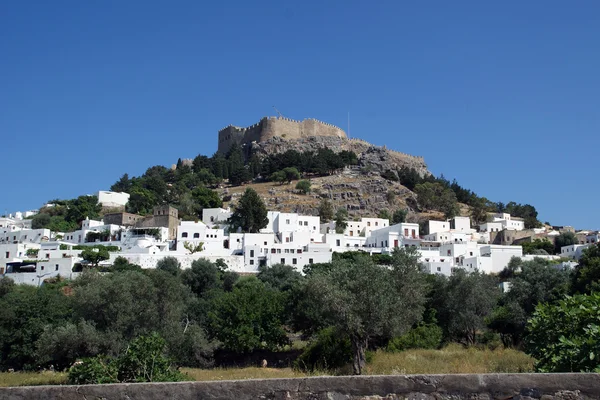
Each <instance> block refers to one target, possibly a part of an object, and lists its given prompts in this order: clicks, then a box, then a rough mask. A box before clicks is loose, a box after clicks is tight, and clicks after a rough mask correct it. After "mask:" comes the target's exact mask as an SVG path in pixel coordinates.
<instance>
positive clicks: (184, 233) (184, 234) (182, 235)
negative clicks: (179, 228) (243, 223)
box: [181, 232, 239, 242]
mask: <svg viewBox="0 0 600 400" xmlns="http://www.w3.org/2000/svg"><path fill="white" fill-rule="evenodd" d="M187 236H188V235H187V232H182V233H181V237H187ZM238 242H239V239H238Z"/></svg>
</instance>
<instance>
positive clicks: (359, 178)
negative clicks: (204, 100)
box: [219, 169, 415, 218]
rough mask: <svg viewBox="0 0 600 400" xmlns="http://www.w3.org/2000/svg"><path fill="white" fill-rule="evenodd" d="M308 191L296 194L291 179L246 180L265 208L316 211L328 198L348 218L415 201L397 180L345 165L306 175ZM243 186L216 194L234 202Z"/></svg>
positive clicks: (405, 205)
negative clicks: (288, 181) (336, 171)
mask: <svg viewBox="0 0 600 400" xmlns="http://www.w3.org/2000/svg"><path fill="white" fill-rule="evenodd" d="M310 182H311V185H312V192H311V193H310V194H308V195H302V194H299V193H298V191H297V190H295V188H294V187H295V183H292V184H290V185H286V184H284V185H279V184H277V183H271V182H269V183H262V184H249V185H247V186H246V187H252V188H254V189H255V190H256V191H257V192H259V195H260V196H261V198H262V199H263V200H264V202H265V205H266V206H267V209H269V210H275V211H281V212H295V213H299V214H303V215H316V213H317V208H318V206H319V203H320V201H321V199H329V200H330V201H331V203H332V204H333V206H334V209H338V208H340V207H343V208H346V209H347V210H348V214H349V216H350V218H361V217H375V216H377V215H378V214H379V212H380V211H381V210H383V209H387V210H389V211H391V212H393V211H395V210H397V209H399V208H403V209H404V208H408V209H409V210H411V209H412V208H413V207H414V204H415V195H414V193H413V192H411V191H410V190H408V189H407V188H405V187H404V186H402V185H401V184H399V183H398V182H391V181H388V180H386V179H384V178H382V177H381V176H380V175H379V174H378V173H375V172H370V173H365V172H361V171H360V170H359V169H345V170H344V171H342V172H340V173H339V174H336V175H330V176H324V177H316V178H312V179H310ZM246 187H235V188H227V189H223V190H221V191H220V193H219V194H220V195H221V196H224V195H228V196H231V201H232V202H233V203H235V202H236V201H237V199H238V198H239V196H241V194H242V193H243V191H244V190H245V188H246Z"/></svg>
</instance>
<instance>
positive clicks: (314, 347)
mask: <svg viewBox="0 0 600 400" xmlns="http://www.w3.org/2000/svg"><path fill="white" fill-rule="evenodd" d="M350 362H352V346H351V344H350V339H349V338H347V337H346V336H345V335H343V334H341V333H340V332H338V331H337V330H336V329H335V328H333V327H329V328H325V329H323V330H321V331H320V332H319V333H318V334H317V337H316V339H315V340H314V341H312V342H311V343H310V344H309V345H308V346H307V347H306V349H305V350H304V352H302V354H301V355H300V357H298V359H297V360H296V361H295V363H294V367H295V368H297V369H300V370H302V371H315V370H330V369H335V368H340V367H343V366H344V365H346V364H348V363H350Z"/></svg>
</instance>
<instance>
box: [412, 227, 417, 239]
mask: <svg viewBox="0 0 600 400" xmlns="http://www.w3.org/2000/svg"><path fill="white" fill-rule="evenodd" d="M412 237H413V238H416V237H417V232H415V230H414V229H413V230H412Z"/></svg>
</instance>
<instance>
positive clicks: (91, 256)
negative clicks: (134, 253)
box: [80, 246, 110, 268]
mask: <svg viewBox="0 0 600 400" xmlns="http://www.w3.org/2000/svg"><path fill="white" fill-rule="evenodd" d="M80 257H81V258H82V259H83V260H84V261H86V262H87V263H88V264H89V265H90V266H92V267H94V268H97V267H98V265H99V264H100V263H101V262H102V261H106V260H108V259H109V258H110V254H109V253H108V250H107V249H106V247H104V246H94V247H86V248H85V249H84V250H83V251H82V252H81V254H80Z"/></svg>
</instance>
